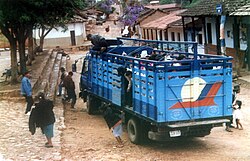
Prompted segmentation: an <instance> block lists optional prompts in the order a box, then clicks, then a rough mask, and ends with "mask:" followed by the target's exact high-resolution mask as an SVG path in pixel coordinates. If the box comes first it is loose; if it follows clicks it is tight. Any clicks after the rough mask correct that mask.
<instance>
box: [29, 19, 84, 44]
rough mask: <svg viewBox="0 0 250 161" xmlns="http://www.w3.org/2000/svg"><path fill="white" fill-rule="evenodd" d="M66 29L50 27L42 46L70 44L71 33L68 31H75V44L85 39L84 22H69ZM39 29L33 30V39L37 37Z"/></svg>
mask: <svg viewBox="0 0 250 161" xmlns="http://www.w3.org/2000/svg"><path fill="white" fill-rule="evenodd" d="M67 27H68V29H67V30H66V31H65V29H63V28H62V27H58V29H57V30H56V29H52V30H51V31H50V32H49V34H48V35H47V36H46V37H45V39H44V47H51V46H70V45H71V35H70V31H74V32H75V40H76V45H80V44H81V43H83V41H84V40H85V39H86V29H85V23H84V22H83V23H71V24H68V25H67ZM39 32H40V30H39V29H36V30H34V32H33V35H34V38H35V39H37V40H38V39H39Z"/></svg>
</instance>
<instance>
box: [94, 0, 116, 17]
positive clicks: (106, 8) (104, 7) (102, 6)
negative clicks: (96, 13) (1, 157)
mask: <svg viewBox="0 0 250 161" xmlns="http://www.w3.org/2000/svg"><path fill="white" fill-rule="evenodd" d="M112 4H114V1H113V0H102V1H100V2H98V3H97V4H96V8H97V9H98V10H100V11H102V12H103V13H105V14H106V15H109V14H111V13H113V12H114V10H115V8H114V7H112Z"/></svg>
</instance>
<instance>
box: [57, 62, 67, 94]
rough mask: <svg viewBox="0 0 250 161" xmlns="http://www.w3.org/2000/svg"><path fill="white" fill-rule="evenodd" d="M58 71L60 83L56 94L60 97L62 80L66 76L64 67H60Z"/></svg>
mask: <svg viewBox="0 0 250 161" xmlns="http://www.w3.org/2000/svg"><path fill="white" fill-rule="evenodd" d="M60 71H61V77H60V82H59V84H58V94H57V96H61V95H62V88H63V80H64V78H65V77H66V76H67V73H66V70H65V68H64V67H61V68H60Z"/></svg>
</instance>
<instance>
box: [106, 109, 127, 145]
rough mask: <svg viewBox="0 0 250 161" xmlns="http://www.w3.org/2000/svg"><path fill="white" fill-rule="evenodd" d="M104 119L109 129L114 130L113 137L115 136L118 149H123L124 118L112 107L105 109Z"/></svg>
mask: <svg viewBox="0 0 250 161" xmlns="http://www.w3.org/2000/svg"><path fill="white" fill-rule="evenodd" d="M103 117H104V119H105V121H106V123H107V125H108V127H109V129H110V130H112V133H113V135H114V136H115V138H116V140H117V142H118V145H117V147H119V148H122V147H123V142H122V139H121V135H122V132H123V130H122V118H121V117H120V115H119V114H118V113H116V112H115V111H114V110H113V109H112V108H111V107H109V106H108V107H105V108H104V113H103Z"/></svg>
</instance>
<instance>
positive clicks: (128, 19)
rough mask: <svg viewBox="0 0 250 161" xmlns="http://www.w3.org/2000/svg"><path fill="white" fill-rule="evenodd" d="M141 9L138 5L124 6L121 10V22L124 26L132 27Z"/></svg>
mask: <svg viewBox="0 0 250 161" xmlns="http://www.w3.org/2000/svg"><path fill="white" fill-rule="evenodd" d="M143 9H144V7H143V6H142V5H140V4H131V5H125V6H124V9H123V16H122V17H121V21H122V23H123V24H124V26H130V27H133V26H134V24H135V23H136V21H137V19H138V18H139V15H140V12H141V11H143Z"/></svg>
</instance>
